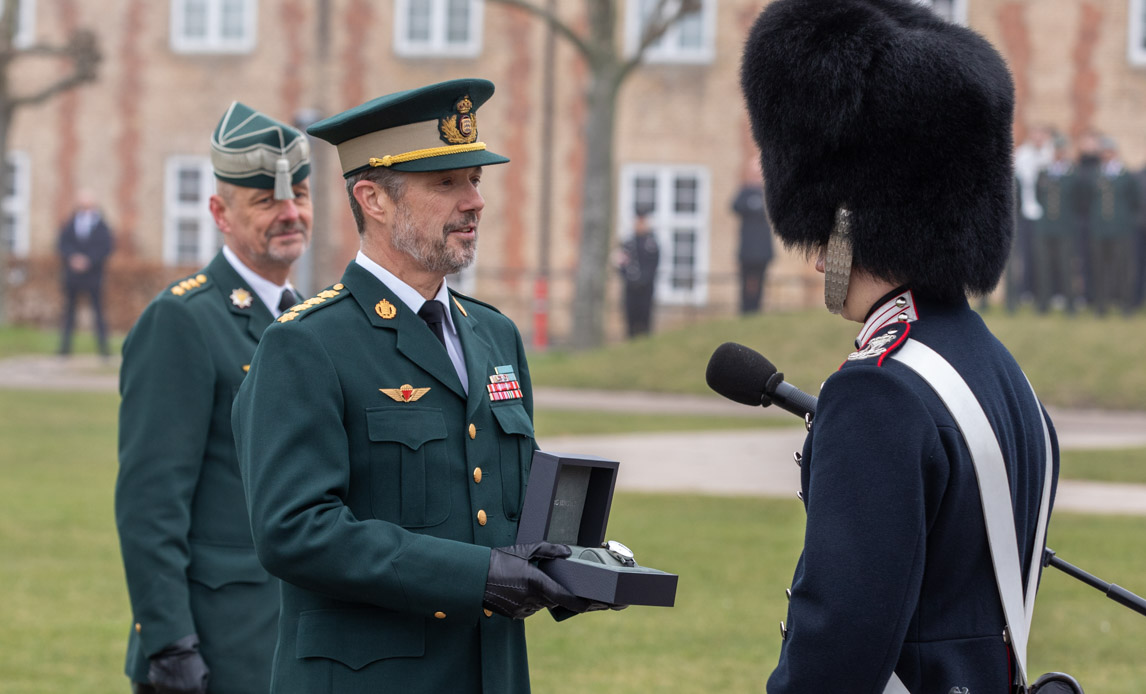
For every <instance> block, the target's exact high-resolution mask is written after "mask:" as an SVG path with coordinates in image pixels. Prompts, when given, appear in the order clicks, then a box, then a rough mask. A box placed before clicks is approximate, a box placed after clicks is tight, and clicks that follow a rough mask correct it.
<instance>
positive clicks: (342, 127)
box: [306, 79, 509, 177]
mask: <svg viewBox="0 0 1146 694" xmlns="http://www.w3.org/2000/svg"><path fill="white" fill-rule="evenodd" d="M492 95H493V83H492V82H489V81H488V80H480V79H460V80H450V81H448V82H439V83H437V84H431V85H429V86H426V87H420V88H418V89H409V90H407V91H403V92H397V93H394V94H387V95H385V96H380V97H378V98H377V99H373V100H371V101H367V102H366V103H364V104H362V105H360V106H356V107H354V108H352V109H350V110H349V111H344V112H342V113H339V114H337V115H334V116H331V117H330V118H327V119H325V120H321V121H319V122H317V123H315V124H314V125H312V126H310V127H309V128H307V129H306V131H307V132H308V133H310V134H311V135H313V136H315V137H317V138H319V139H322V140H326V141H327V142H329V143H331V144H332V145H335V146H337V147H338V158H339V160H340V161H341V162H342V175H343V176H347V177H348V176H352V175H354V174H356V173H358V172H360V171H364V170H366V169H368V168H371V167H378V166H384V167H387V168H390V169H393V170H394V171H445V170H447V169H464V168H469V167H471V166H487V165H490V164H504V163H506V162H508V161H509V159H507V158H506V157H503V156H501V155H500V154H494V153H493V152H490V151H489V150H487V149H486V144H485V143H484V142H482V141H480V140H478V127H477V110H478V107H480V106H481V105H482V104H484V103H485V102H486V101H487V100H488V99H489V98H490V96H492Z"/></svg>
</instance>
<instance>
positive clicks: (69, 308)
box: [57, 190, 115, 358]
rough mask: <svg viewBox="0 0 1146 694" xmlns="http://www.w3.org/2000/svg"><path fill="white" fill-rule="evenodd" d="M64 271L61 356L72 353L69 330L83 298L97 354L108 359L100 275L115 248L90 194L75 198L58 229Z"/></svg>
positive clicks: (85, 193)
mask: <svg viewBox="0 0 1146 694" xmlns="http://www.w3.org/2000/svg"><path fill="white" fill-rule="evenodd" d="M57 245H58V248H59V251H60V259H61V260H62V261H63V270H64V324H63V329H62V331H61V334H60V350H59V353H60V355H61V356H67V355H69V354H71V353H72V330H73V329H74V328H75V323H76V302H77V301H78V300H79V296H80V294H86V295H87V296H88V299H89V301H90V302H91V306H92V313H93V314H94V317H95V333H96V340H97V341H98V343H99V353H100V355H101V356H103V357H105V358H106V357H108V356H110V355H111V353H110V352H109V351H108V346H107V324H106V322H105V321H104V317H103V298H102V294H103V274H104V273H103V271H104V264H105V263H106V262H107V257H108V256H109V255H111V252H112V250H113V249H114V247H115V244H114V241H113V240H112V232H111V228H110V227H108V225H107V222H105V221H104V218H103V215H102V214H101V213H100V211H99V207H98V206H97V205H96V201H95V196H93V195H92V194H91V192H90V191H86V190H81V191H79V193H78V194H77V195H76V211H75V213H74V214H73V215H72V216H71V217H70V218H69V219H68V221H66V222H64V225H63V226H62V227H60V234H59V240H58V244H57Z"/></svg>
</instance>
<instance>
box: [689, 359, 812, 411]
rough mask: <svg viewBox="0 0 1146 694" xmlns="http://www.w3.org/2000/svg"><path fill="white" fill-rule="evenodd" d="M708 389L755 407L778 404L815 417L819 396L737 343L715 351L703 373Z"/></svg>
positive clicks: (789, 409) (783, 407) (786, 408)
mask: <svg viewBox="0 0 1146 694" xmlns="http://www.w3.org/2000/svg"><path fill="white" fill-rule="evenodd" d="M704 380H705V381H706V382H707V383H708V387H709V388H712V389H713V390H715V391H716V392H717V393H720V394H721V395H723V396H724V397H726V398H728V399H729V400H733V401H735V402H738V403H741V404H743V405H750V406H752V407H756V406H757V405H760V406H762V407H768V406H769V405H771V404H773V403H775V404H776V406H777V407H780V408H782V409H785V410H787V411H789V412H791V413H792V414H794V415H797V416H799V417H807V416H808V415H812V416H814V415H815V414H816V397H815V396H813V395H808V394H807V393H805V392H804V391H802V390H800V389H799V388H797V387H795V386H793V385H792V384H790V383H785V382H784V374H782V373H780V372H779V371H777V370H776V367H775V366H773V365H772V362H770V361H768V359H767V358H765V357H764V355H763V354H760V353H759V352H757V351H756V350H754V349H750V348H748V347H745V346H744V345H740V344H737V343H735V342H725V343H724V344H722V345H721V346H719V347H717V348H716V351H715V352H713V353H712V358H710V359H709V360H708V369H707V370H706V371H705V372H704Z"/></svg>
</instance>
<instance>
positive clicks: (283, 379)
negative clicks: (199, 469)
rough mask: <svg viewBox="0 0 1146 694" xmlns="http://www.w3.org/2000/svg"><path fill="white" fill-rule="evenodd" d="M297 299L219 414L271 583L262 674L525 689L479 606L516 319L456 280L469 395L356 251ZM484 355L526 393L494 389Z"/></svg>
mask: <svg viewBox="0 0 1146 694" xmlns="http://www.w3.org/2000/svg"><path fill="white" fill-rule="evenodd" d="M310 302H312V304H313V307H310V308H306V309H302V310H298V311H295V310H292V311H290V312H288V313H285V314H283V316H282V317H280V318H279V323H276V324H275V325H272V326H271V327H270V328H269V329H268V330H267V332H266V334H265V335H264V336H263V340H262V342H261V343H260V345H259V349H258V351H257V352H256V353H255V358H254V361H253V362H252V364H251V371H250V373H249V374H248V375H247V380H246V382H245V383H244V384H243V387H242V389H241V390H240V391H239V395H238V397H237V398H236V399H235V407H234V414H233V422H234V425H235V440H236V442H237V444H238V449H239V465H240V467H241V469H242V474H243V482H244V484H245V485H246V491H247V501H248V504H249V506H250V511H251V528H252V530H253V533H254V539H255V548H256V549H257V550H258V553H259V559H260V560H261V561H262V563H263V565H264V566H265V567H266V568H267V570H269V571H270V572H271V573H272V574H274V575H275V576H277V577H279V578H281V579H282V580H283V582H284V583H283V591H282V619H281V621H280V624H279V640H278V648H277V650H276V653H275V664H274V674H273V676H272V686H271V690H272V691H273V692H276V694H286V693H292V692H299V693H300V694H301V693H305V694H322V693H323V692H337V693H338V694H353V693H355V692H371V693H372V694H380V693H384V692H401V693H402V694H417V693H418V692H427V693H429V692H434V693H435V694H436V693H439V692H450V693H451V694H467V693H476V692H484V693H485V694H515V693H519V692H528V691H529V672H528V666H527V663H526V654H525V630H524V624H523V622H521V621H516V622H515V621H513V620H510V619H506V618H504V617H501V616H499V615H492V616H489V615H487V614H485V613H484V611H483V609H482V598H483V595H484V592H485V582H486V575H487V573H488V570H489V548H490V547H497V546H504V545H510V544H513V543H514V539H515V537H516V534H517V520H518V516H519V514H520V509H521V504H522V496H523V491H524V489H525V483H526V479H527V476H528V472H529V465H530V462H531V459H532V452H533V449H534V440H533V425H532V413H533V396H532V390H531V387H530V381H529V371H528V367H527V364H526V360H525V350H524V347H523V346H522V342H521V336H520V334H519V333H518V331H517V328H516V326H514V324H513V322H512V321H510V320H509V319H508V318H506V317H505V316H503V315H501V313H499V312H498V311H497V310H496V309H493V308H492V307H490V306H487V305H485V304H482V303H480V302H477V301H474V300H472V299H469V298H467V297H464V296H460V295H454V297H453V304H454V305H453V306H451V307H450V311H451V313H452V316H453V321H454V323H455V325H456V326H457V329H458V334H459V336H460V338H461V343H462V348H463V351H464V352H465V363H466V368H467V370H468V372H469V394H468V396H467V395H466V392H465V391H464V390H463V389H462V384H461V382H460V381H459V379H458V376H457V373H456V371H455V370H454V368H453V365H452V364H451V363H450V360H449V357H448V356H447V354H446V350H445V349H444V348H443V347H442V344H441V343H440V342H438V340H437V338H435V337H434V334H433V333H432V332H431V330H430V328H429V327H428V326H427V325H426V324H425V323H424V322H423V321H422V319H421V318H419V317H418V316H417V314H415V313H414V312H413V311H411V310H410V309H409V308H408V307H407V306H406V305H405V304H404V303H402V302H401V301H400V300H399V299H398V298H397V297H396V296H395V295H394V294H393V293H392V292H391V291H390V290H389V289H388V288H387V287H386V286H385V285H384V284H383V283H382V282H380V281H379V280H378V279H376V278H375V277H374V276H373V275H371V274H370V273H369V272H368V271H367V270H366V269H364V268H362V267H361V266H359V265H358V264H357V263H353V262H352V263H351V264H350V266H349V267H348V268H347V270H346V274H345V275H344V276H343V278H342V282H341V283H339V284H335V285H334V286H333V287H331V288H330V289H328V290H326V291H323V292H321V293H320V294H319V296H318V297H316V298H315V299H311V300H310ZM292 316H293V317H292ZM497 367H512V369H513V371H514V373H515V374H516V376H517V381H518V383H519V384H520V390H521V393H522V395H523V397H521V398H518V399H505V400H498V401H491V396H490V393H489V390H488V386H489V385H490V383H491V380H490V378H489V377H490V376H492V375H494V373H495V370H496V369H497ZM503 371H504V369H503ZM384 389H385V390H388V391H390V394H387V393H386V392H383V390H384ZM420 389H427V390H420ZM401 391H407V392H408V393H409V395H407V396H403V395H402V394H401ZM419 393H420V395H419Z"/></svg>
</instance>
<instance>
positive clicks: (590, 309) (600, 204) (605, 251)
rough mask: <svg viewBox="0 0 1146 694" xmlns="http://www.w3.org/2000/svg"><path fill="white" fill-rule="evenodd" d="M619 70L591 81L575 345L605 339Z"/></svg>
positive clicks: (597, 343) (603, 72) (596, 75)
mask: <svg viewBox="0 0 1146 694" xmlns="http://www.w3.org/2000/svg"><path fill="white" fill-rule="evenodd" d="M615 71H616V70H615V67H614V66H609V67H605V68H603V69H601V68H598V69H596V70H593V79H592V81H591V82H590V85H589V93H588V107H589V120H588V122H587V123H586V127H585V140H584V146H585V177H584V179H583V183H582V193H583V197H582V202H581V209H582V215H581V243H580V246H581V248H580V254H579V262H578V263H577V272H576V291H575V297H574V302H573V334H572V336H571V344H572V346H573V347H574V348H575V349H588V348H592V347H599V346H600V345H601V344H603V343H604V340H605V314H606V306H605V284H606V278H607V277H608V276H609V267H608V262H609V249H610V246H611V245H612V244H611V238H610V237H611V231H612V229H613V131H614V122H615V120H616V111H617V109H616V105H617V104H616V102H617V91H618V90H617V86H618V84H617V81H616V79H615V75H614V73H615Z"/></svg>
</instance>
